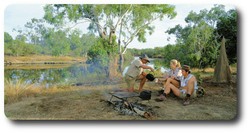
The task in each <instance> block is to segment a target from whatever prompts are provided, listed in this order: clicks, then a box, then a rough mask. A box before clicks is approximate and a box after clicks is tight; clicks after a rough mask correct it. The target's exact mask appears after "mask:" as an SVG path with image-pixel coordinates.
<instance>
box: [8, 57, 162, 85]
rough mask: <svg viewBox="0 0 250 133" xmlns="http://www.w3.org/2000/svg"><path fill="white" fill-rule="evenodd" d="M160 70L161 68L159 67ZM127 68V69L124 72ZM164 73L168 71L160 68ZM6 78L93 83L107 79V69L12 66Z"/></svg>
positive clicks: (152, 64) (27, 81)
mask: <svg viewBox="0 0 250 133" xmlns="http://www.w3.org/2000/svg"><path fill="white" fill-rule="evenodd" d="M155 64H158V66H159V63H158V62H157V63H156V61H155V60H151V63H150V64H148V65H149V66H152V67H154V68H156V65H155ZM158 68H159V67H158ZM126 69H127V67H125V69H124V72H125V71H126ZM160 69H161V71H162V72H164V71H165V70H166V69H164V68H163V67H160ZM4 78H5V79H6V80H12V81H19V80H22V81H24V82H26V83H35V84H38V85H39V84H41V85H42V84H43V85H46V86H50V85H56V84H74V83H91V82H98V81H103V80H105V79H106V77H105V69H104V68H102V67H101V66H94V65H87V64H74V65H69V66H66V67H65V65H61V66H60V65H46V64H43V65H39V67H36V66H34V65H26V66H25V65H24V66H21V67H20V66H19V65H16V66H15V65H10V66H5V67H4Z"/></svg>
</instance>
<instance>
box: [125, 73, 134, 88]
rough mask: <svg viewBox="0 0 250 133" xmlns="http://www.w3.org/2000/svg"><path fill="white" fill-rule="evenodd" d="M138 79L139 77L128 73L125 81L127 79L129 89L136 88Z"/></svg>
mask: <svg viewBox="0 0 250 133" xmlns="http://www.w3.org/2000/svg"><path fill="white" fill-rule="evenodd" d="M136 79H137V77H135V78H133V77H131V76H129V75H127V74H126V75H125V81H126V83H127V85H128V88H129V89H130V88H134V85H135V81H136Z"/></svg>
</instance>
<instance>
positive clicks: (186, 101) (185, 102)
mask: <svg viewBox="0 0 250 133" xmlns="http://www.w3.org/2000/svg"><path fill="white" fill-rule="evenodd" d="M189 104H190V100H189V98H188V99H185V100H184V102H183V106H186V105H189Z"/></svg>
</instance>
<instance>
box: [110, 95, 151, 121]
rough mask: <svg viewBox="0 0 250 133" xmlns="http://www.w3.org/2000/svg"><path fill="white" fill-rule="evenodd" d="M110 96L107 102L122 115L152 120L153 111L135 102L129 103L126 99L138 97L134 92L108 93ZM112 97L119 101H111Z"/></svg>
mask: <svg viewBox="0 0 250 133" xmlns="http://www.w3.org/2000/svg"><path fill="white" fill-rule="evenodd" d="M109 94H110V95H111V98H110V100H109V101H108V102H109V103H110V104H112V105H113V107H114V109H115V110H116V111H118V112H119V113H120V114H123V115H134V116H136V115H140V116H143V117H145V118H146V119H148V120H152V118H153V115H152V114H153V110H152V108H150V107H148V106H146V105H144V104H140V103H138V100H137V101H136V102H129V101H128V98H132V97H139V96H140V95H139V94H138V93H134V92H110V93H109ZM113 97H116V98H117V99H119V100H118V101H112V99H113Z"/></svg>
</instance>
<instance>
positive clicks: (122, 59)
mask: <svg viewBox="0 0 250 133" xmlns="http://www.w3.org/2000/svg"><path fill="white" fill-rule="evenodd" d="M119 57H120V58H119V72H120V73H122V71H123V63H124V58H123V54H122V53H120V54H119Z"/></svg>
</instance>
